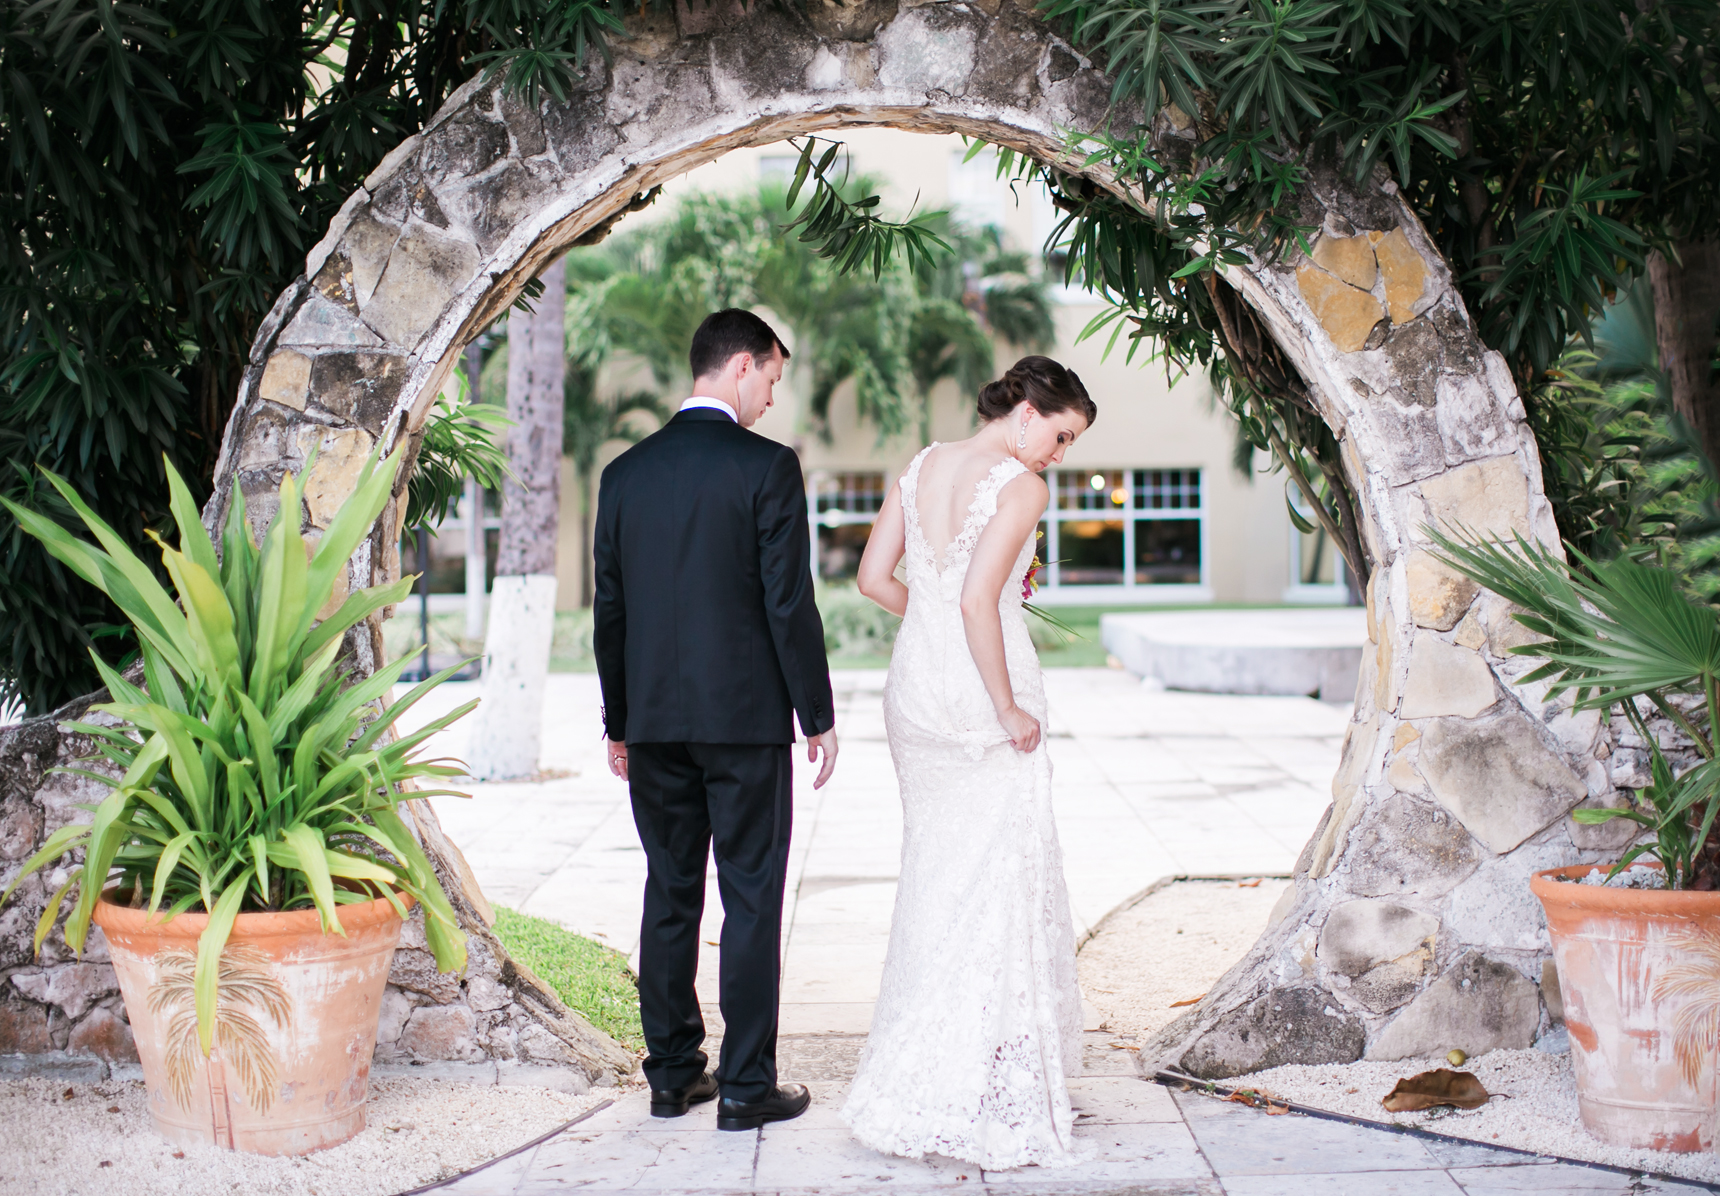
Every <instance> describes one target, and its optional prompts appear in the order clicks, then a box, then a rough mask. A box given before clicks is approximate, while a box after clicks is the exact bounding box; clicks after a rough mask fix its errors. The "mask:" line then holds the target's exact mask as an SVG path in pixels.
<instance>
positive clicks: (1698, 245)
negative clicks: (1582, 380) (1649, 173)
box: [1648, 237, 1720, 465]
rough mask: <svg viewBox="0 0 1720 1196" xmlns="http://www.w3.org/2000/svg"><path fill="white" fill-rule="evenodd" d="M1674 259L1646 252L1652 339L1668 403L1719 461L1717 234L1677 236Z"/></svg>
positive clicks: (1719, 281)
mask: <svg viewBox="0 0 1720 1196" xmlns="http://www.w3.org/2000/svg"><path fill="white" fill-rule="evenodd" d="M1676 248H1677V251H1678V260H1677V261H1673V260H1672V259H1671V258H1669V257H1667V256H1666V255H1665V254H1663V253H1660V252H1658V251H1657V252H1655V253H1653V254H1650V255H1649V259H1648V278H1649V283H1650V285H1651V286H1652V287H1653V288H1654V339H1655V344H1656V347H1657V348H1658V349H1659V351H1660V370H1661V373H1662V374H1664V375H1665V377H1666V384H1667V387H1668V389H1669V390H1670V391H1671V392H1672V405H1673V408H1674V409H1675V410H1676V411H1677V412H1678V414H1679V415H1681V416H1683V417H1684V420H1685V422H1686V423H1688V424H1689V425H1690V428H1691V430H1692V431H1693V432H1694V433H1695V434H1696V440H1697V443H1698V444H1700V445H1701V446H1702V451H1703V453H1704V454H1706V456H1707V457H1708V460H1709V461H1710V462H1712V463H1715V464H1716V465H1720V382H1717V381H1716V379H1715V376H1714V371H1713V369H1712V365H1713V361H1714V350H1715V321H1716V319H1720V238H1715V237H1707V238H1705V239H1703V240H1699V241H1695V240H1693V241H1680V242H1679V243H1678V245H1677V246H1676Z"/></svg>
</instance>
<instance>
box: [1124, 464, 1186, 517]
mask: <svg viewBox="0 0 1720 1196" xmlns="http://www.w3.org/2000/svg"><path fill="white" fill-rule="evenodd" d="M1135 509H1136V510H1137V511H1198V510H1200V470H1198V469H1137V470H1135Z"/></svg>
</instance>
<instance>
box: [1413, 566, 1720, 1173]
mask: <svg viewBox="0 0 1720 1196" xmlns="http://www.w3.org/2000/svg"><path fill="white" fill-rule="evenodd" d="M1434 539H1435V541H1436V543H1437V544H1438V547H1439V549H1440V554H1441V555H1442V556H1443V558H1444V559H1445V561H1446V562H1447V563H1448V564H1450V565H1451V566H1452V567H1454V568H1456V569H1458V570H1460V571H1461V572H1463V573H1464V574H1466V575H1467V576H1469V577H1470V578H1471V579H1473V580H1474V581H1476V582H1479V583H1480V584H1481V585H1484V586H1486V587H1487V588H1488V589H1490V590H1492V591H1493V592H1494V593H1496V594H1498V595H1500V596H1501V597H1503V598H1505V599H1507V600H1509V601H1510V602H1512V603H1515V604H1516V605H1517V606H1518V607H1520V608H1522V610H1521V613H1518V614H1517V615H1516V616H1515V617H1516V619H1517V621H1518V622H1520V623H1521V624H1523V626H1524V627H1526V628H1528V629H1529V630H1530V631H1533V632H1535V633H1536V634H1538V635H1541V636H1543V637H1544V638H1543V639H1542V640H1541V641H1540V642H1538V643H1533V644H1527V645H1524V646H1521V647H1516V648H1513V649H1511V651H1512V652H1513V653H1517V654H1521V655H1525V656H1532V657H1538V658H1540V659H1542V660H1544V661H1545V662H1546V663H1545V664H1543V665H1542V666H1541V667H1540V668H1537V669H1535V670H1534V671H1532V672H1530V673H1529V674H1527V675H1526V676H1525V677H1524V678H1523V679H1522V681H1521V682H1520V684H1524V683H1529V682H1534V681H1540V680H1550V681H1551V685H1550V687H1549V694H1558V693H1562V692H1567V691H1569V692H1571V693H1572V696H1573V699H1574V702H1575V707H1576V708H1577V709H1600V710H1611V711H1617V712H1618V715H1615V717H1616V716H1622V717H1623V718H1624V719H1626V720H1627V721H1628V722H1629V723H1630V725H1631V727H1632V728H1633V729H1634V730H1635V732H1636V734H1637V736H1638V737H1639V738H1640V739H1641V740H1642V742H1643V743H1644V744H1645V745H1646V746H1647V748H1648V752H1649V766H1650V783H1649V785H1648V786H1647V787H1646V788H1644V789H1642V790H1640V791H1638V792H1637V793H1636V795H1635V802H1634V804H1633V805H1632V806H1630V807H1629V808H1625V809H1580V810H1577V811H1575V812H1574V814H1573V815H1572V816H1573V817H1574V818H1576V819H1577V821H1579V822H1585V823H1600V822H1606V821H1608V820H1611V819H1614V818H1624V819H1629V820H1630V821H1632V822H1634V823H1636V824H1638V825H1639V826H1640V827H1641V828H1642V830H1643V832H1645V834H1644V835H1643V836H1641V837H1639V839H1638V841H1637V842H1635V843H1634V844H1632V845H1631V846H1630V847H1629V849H1628V850H1627V851H1625V852H1624V853H1623V855H1622V856H1621V857H1620V858H1619V859H1618V860H1617V861H1616V862H1615V863H1613V864H1612V865H1610V866H1608V865H1604V864H1603V865H1582V866H1577V867H1570V868H1554V869H1551V870H1549V871H1546V872H1540V873H1537V874H1536V875H1535V876H1534V877H1533V878H1531V881H1530V886H1531V888H1532V889H1533V890H1534V892H1535V895H1536V896H1537V897H1538V898H1540V900H1541V904H1542V907H1543V908H1544V909H1545V910H1546V914H1547V925H1548V928H1549V931H1550V932H1551V935H1552V942H1553V957H1554V960H1555V962H1556V964H1557V967H1558V971H1559V986H1560V991H1561V993H1562V996H1563V999H1564V1008H1565V1025H1566V1027H1567V1028H1568V1030H1569V1031H1570V1036H1571V1055H1572V1063H1573V1065H1574V1070H1575V1072H1576V1079H1577V1092H1578V1103H1579V1107H1580V1109H1581V1112H1582V1118H1583V1124H1584V1126H1585V1127H1587V1129H1588V1130H1589V1132H1590V1133H1591V1134H1593V1135H1594V1136H1595V1137H1597V1138H1599V1139H1601V1140H1602V1141H1604V1142H1609V1143H1613V1144H1616V1145H1620V1146H1634V1147H1648V1148H1652V1149H1658V1150H1678V1151H1693V1150H1709V1149H1712V1148H1713V1146H1714V1131H1715V1114H1716V1111H1717V1110H1716V1078H1717V1076H1716V1048H1717V1047H1720V891H1715V890H1716V889H1720V859H1717V858H1716V851H1715V846H1714V844H1712V843H1711V841H1710V835H1711V833H1712V832H1713V830H1714V826H1715V816H1716V814H1717V813H1720V761H1717V760H1716V754H1715V749H1716V747H1717V746H1720V744H1717V741H1716V729H1715V725H1714V712H1715V710H1716V708H1717V702H1716V698H1717V696H1720V608H1716V607H1713V606H1709V605H1707V604H1704V603H1700V602H1697V601H1694V600H1693V599H1691V598H1689V597H1688V596H1686V595H1685V594H1684V593H1683V592H1681V590H1680V588H1679V585H1678V582H1677V579H1676V577H1675V575H1674V574H1673V573H1672V571H1671V570H1669V569H1666V568H1664V567H1661V566H1659V565H1655V564H1649V563H1644V562H1642V561H1637V560H1633V559H1630V558H1629V557H1619V558H1617V559H1615V560H1610V561H1596V560H1591V559H1590V558H1588V557H1586V556H1584V555H1583V554H1581V553H1579V552H1576V551H1575V550H1572V551H1571V557H1572V558H1573V560H1574V561H1575V563H1576V566H1575V567H1573V565H1572V564H1570V563H1567V562H1566V561H1565V560H1563V559H1561V558H1560V557H1559V556H1557V555H1555V554H1554V553H1553V552H1551V551H1550V550H1548V549H1547V548H1546V547H1545V546H1544V545H1539V544H1534V545H1532V544H1530V543H1528V542H1527V541H1525V540H1524V539H1523V538H1522V537H1521V536H1519V537H1518V538H1517V541H1516V543H1515V545H1506V544H1501V543H1497V542H1483V541H1481V540H1480V539H1479V538H1477V537H1474V536H1471V535H1465V536H1464V537H1463V538H1462V539H1453V538H1451V537H1447V536H1444V535H1440V534H1435V535H1434ZM1640 699H1646V701H1647V704H1648V705H1649V706H1651V707H1652V709H1653V712H1654V713H1655V714H1658V715H1659V716H1661V717H1663V718H1664V719H1665V720H1667V721H1669V722H1670V723H1671V724H1672V725H1673V726H1675V727H1676V728H1677V729H1678V730H1679V731H1680V732H1681V733H1682V734H1683V736H1684V737H1686V738H1687V739H1688V740H1689V741H1690V743H1691V745H1692V746H1693V748H1694V750H1695V752H1696V754H1697V755H1698V756H1699V757H1700V759H1699V762H1698V763H1696V764H1695V765H1694V766H1693V767H1690V768H1688V769H1686V770H1684V771H1683V772H1681V773H1676V772H1675V771H1674V768H1673V765H1672V763H1671V762H1670V761H1669V759H1668V757H1667V754H1666V751H1665V749H1664V747H1663V745H1662V743H1661V741H1660V739H1659V737H1658V736H1657V735H1656V734H1655V732H1654V728H1653V727H1651V726H1650V718H1649V717H1645V714H1644V711H1643V710H1642V709H1641V708H1640V707H1639V704H1638V703H1639V700H1640ZM1645 859H1646V860H1648V861H1652V862H1651V863H1649V864H1647V865H1645V866H1643V867H1641V868H1631V865H1633V864H1635V863H1637V861H1639V860H1645ZM1627 869H1630V872H1629V873H1628V874H1627V872H1626V870H1627ZM1621 875H1622V876H1624V878H1625V880H1626V881H1629V882H1632V883H1633V884H1636V885H1645V886H1647V887H1616V886H1614V885H1612V884H1609V883H1607V882H1611V881H1614V880H1615V879H1616V878H1619V877H1620V876H1621Z"/></svg>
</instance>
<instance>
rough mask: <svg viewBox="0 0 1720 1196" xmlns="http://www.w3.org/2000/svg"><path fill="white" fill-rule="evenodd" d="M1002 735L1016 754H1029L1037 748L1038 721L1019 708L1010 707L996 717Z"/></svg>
mask: <svg viewBox="0 0 1720 1196" xmlns="http://www.w3.org/2000/svg"><path fill="white" fill-rule="evenodd" d="M997 721H998V722H1000V723H1002V724H1003V730H1004V733H1005V734H1007V735H1008V736H1009V742H1010V743H1012V744H1014V745H1015V750H1016V751H1018V752H1031V751H1032V750H1033V749H1034V748H1036V747H1038V746H1039V720H1038V719H1036V718H1034V717H1033V716H1032V715H1031V714H1029V713H1027V711H1025V710H1023V709H1022V708H1021V707H1019V706H1011V707H1010V708H1009V709H1008V710H1005V711H1004V712H1003V713H1002V714H1000V715H998V716H997Z"/></svg>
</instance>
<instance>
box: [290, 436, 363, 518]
mask: <svg viewBox="0 0 1720 1196" xmlns="http://www.w3.org/2000/svg"><path fill="white" fill-rule="evenodd" d="M312 434H313V436H314V438H315V439H316V441H317V442H318V446H319V447H318V451H317V459H316V462H315V463H314V464H313V465H312V466H311V468H310V471H309V472H308V473H306V474H305V509H306V511H307V512H308V513H309V515H310V520H311V526H312V527H327V526H328V525H329V521H330V520H332V519H333V518H334V516H335V512H336V511H338V510H340V505H341V504H342V503H343V502H345V501H346V500H347V497H348V496H349V495H350V494H351V493H352V492H353V489H354V488H355V487H356V486H357V485H358V474H359V471H360V470H361V469H363V468H364V462H365V459H366V458H367V457H369V456H370V446H371V445H372V444H373V443H374V441H372V440H371V437H370V433H369V432H366V431H364V430H363V429H362V428H318V429H315V430H314V431H313V433H312ZM307 447H308V446H307Z"/></svg>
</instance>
